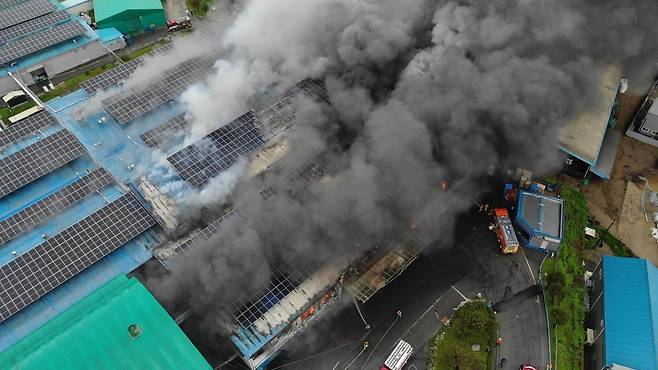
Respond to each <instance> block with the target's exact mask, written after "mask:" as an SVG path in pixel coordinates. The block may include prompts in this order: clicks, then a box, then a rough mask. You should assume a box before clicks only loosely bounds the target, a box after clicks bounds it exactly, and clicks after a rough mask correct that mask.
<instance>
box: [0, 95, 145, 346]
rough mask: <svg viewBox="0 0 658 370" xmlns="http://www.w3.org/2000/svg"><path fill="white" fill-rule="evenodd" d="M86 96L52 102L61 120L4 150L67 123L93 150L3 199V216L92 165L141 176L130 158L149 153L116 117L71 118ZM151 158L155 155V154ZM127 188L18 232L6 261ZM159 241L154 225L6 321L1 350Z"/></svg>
mask: <svg viewBox="0 0 658 370" xmlns="http://www.w3.org/2000/svg"><path fill="white" fill-rule="evenodd" d="M82 101H87V97H86V96H85V95H84V93H81V92H76V93H73V94H69V95H67V96H65V97H62V98H58V99H55V100H52V101H50V102H48V103H47V108H48V109H49V110H50V111H51V112H53V114H54V115H55V117H56V118H58V121H59V124H56V125H52V126H51V127H48V128H46V129H44V130H42V132H41V134H39V135H35V136H32V137H28V138H25V139H23V140H20V141H19V142H17V143H13V144H11V145H9V146H7V147H6V148H5V149H4V151H3V153H1V154H0V158H1V157H3V156H6V155H9V154H11V153H14V152H16V151H18V150H21V149H23V148H25V147H26V146H28V145H29V144H32V143H34V142H36V141H38V140H40V139H42V138H43V137H45V136H48V135H50V134H52V133H54V132H56V131H58V130H61V129H62V126H64V127H66V128H68V129H69V130H70V131H71V132H72V133H73V134H74V135H75V136H76V137H77V138H78V140H79V141H80V142H81V143H82V144H83V145H84V146H85V148H86V149H87V150H88V151H90V153H91V155H83V156H81V157H80V158H78V159H76V160H74V161H72V162H71V163H69V164H67V165H65V166H62V167H61V168H59V169H56V170H54V171H53V172H51V173H49V174H47V175H45V176H43V177H41V178H39V179H37V180H35V181H33V182H31V183H29V184H27V185H25V186H23V187H21V188H20V189H18V190H16V191H14V192H12V193H11V194H8V195H7V196H5V197H2V198H0V219H5V218H8V217H10V216H12V215H13V214H15V213H17V212H19V211H20V210H22V209H24V208H26V207H28V206H30V205H31V204H33V203H34V202H36V201H38V200H40V199H43V198H44V197H46V196H48V195H50V194H52V193H54V192H55V191H57V190H59V189H61V188H63V187H65V186H66V185H68V184H70V183H71V182H72V181H74V180H76V179H77V178H78V176H79V175H78V174H80V173H85V170H87V169H93V168H97V167H98V166H107V167H106V168H107V169H108V170H110V171H111V170H112V168H114V169H115V171H113V175H114V176H115V177H116V178H117V179H118V181H122V180H123V181H125V180H135V176H134V175H135V174H132V176H131V171H129V170H128V169H127V166H126V162H127V161H130V160H131V159H130V157H138V156H145V155H144V153H143V152H141V151H139V150H138V149H136V145H134V144H133V142H132V141H131V140H130V138H129V137H128V135H127V134H126V133H125V132H123V130H122V129H121V128H119V127H118V126H117V125H115V124H113V123H112V122H108V123H106V124H103V125H98V124H97V122H96V120H95V118H93V119H91V120H90V121H88V122H76V121H74V120H73V119H72V118H71V117H69V113H71V109H73V108H74V107H75V106H76V105H78V104H79V103H81V102H82ZM101 140H103V141H104V142H105V144H106V145H104V146H102V147H96V146H94V143H96V142H98V141H101ZM96 155H98V157H96ZM146 157H149V158H150V156H146ZM111 172H112V171H111ZM125 192H126V190H125V187H122V186H121V185H119V184H116V183H115V184H111V185H108V186H106V187H104V188H103V189H102V191H101V193H102V194H99V193H92V194H90V195H89V196H87V197H86V198H85V199H82V200H80V201H79V202H77V203H76V204H74V205H72V206H70V207H68V208H67V209H65V210H63V211H62V212H60V213H59V214H57V215H54V216H52V217H51V218H49V219H48V220H47V221H46V222H44V223H42V224H39V225H36V226H35V227H33V228H32V229H30V230H28V231H26V232H24V233H22V234H20V235H18V236H16V237H15V238H14V239H12V240H11V241H9V242H7V243H6V244H4V245H2V246H0V265H4V264H7V263H9V262H10V261H12V260H13V259H14V258H15V256H14V255H12V252H14V251H15V252H17V253H16V254H18V255H20V254H22V253H25V252H27V251H29V250H31V249H32V248H34V247H36V246H37V245H39V244H41V243H42V242H43V238H42V235H43V234H46V235H55V234H57V233H58V232H60V231H62V230H64V229H65V228H67V227H68V226H70V225H72V224H74V223H76V222H78V221H79V220H81V219H83V218H85V217H87V216H89V215H90V214H92V213H93V212H95V211H97V210H98V209H100V208H101V207H103V206H104V205H105V204H107V202H108V201H112V200H115V199H117V198H118V197H120V196H121V195H122V194H124V193H125ZM157 243H158V239H157V235H156V233H155V231H153V230H149V231H147V232H145V233H142V234H141V235H140V236H138V237H137V238H135V239H133V240H131V241H130V242H128V243H126V244H124V245H123V246H122V247H120V248H119V249H117V250H116V251H114V252H112V253H111V254H110V255H108V256H106V257H104V258H103V259H102V260H100V261H99V262H97V263H95V264H93V265H92V266H90V267H89V268H87V269H86V270H85V271H83V272H81V273H80V274H78V275H76V276H75V277H73V278H71V279H70V280H68V281H67V282H65V283H64V284H62V285H60V286H59V287H57V288H56V289H54V290H53V291H51V292H49V293H48V294H46V295H45V296H44V297H42V298H41V299H39V300H37V301H36V302H34V303H32V304H30V305H29V306H28V307H26V308H25V309H23V310H21V311H20V312H18V313H17V314H16V315H14V316H12V317H11V318H9V319H7V320H5V321H3V322H2V323H0V351H3V350H5V349H6V348H8V347H9V346H11V345H12V344H14V343H16V342H17V341H19V340H20V339H22V338H24V337H25V336H27V335H28V334H30V333H31V332H33V331H34V330H36V329H37V328H39V327H41V326H42V325H44V324H45V323H46V322H47V321H48V320H50V319H52V318H53V317H55V316H57V315H58V314H60V313H61V312H63V311H65V310H66V309H67V308H69V307H70V306H72V305H73V304H75V303H76V302H78V301H79V300H80V299H82V298H84V297H85V296H87V295H88V294H90V293H91V292H93V291H94V290H96V289H97V288H99V287H100V286H102V285H103V284H104V283H106V282H107V281H109V280H110V279H112V278H114V277H115V276H117V275H119V274H125V273H129V272H131V271H133V270H134V269H136V268H137V267H139V266H140V265H142V264H143V263H145V262H146V261H148V260H149V259H150V258H151V256H152V254H151V249H152V248H153V247H154V246H155V245H156V244H157Z"/></svg>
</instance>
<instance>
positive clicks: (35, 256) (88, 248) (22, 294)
mask: <svg viewBox="0 0 658 370" xmlns="http://www.w3.org/2000/svg"><path fill="white" fill-rule="evenodd" d="M154 224H155V221H154V220H153V218H152V217H151V216H150V215H149V214H148V212H147V211H146V210H145V209H144V208H143V207H142V206H141V205H140V203H139V202H138V201H137V199H135V196H134V195H132V193H128V194H125V195H123V196H121V197H120V198H119V199H117V200H115V201H113V202H111V203H109V204H108V205H106V206H105V207H103V208H101V209H100V210H98V211H96V212H94V213H93V214H91V215H90V216H88V217H86V218H84V219H83V220H81V221H80V222H78V223H76V224H74V225H72V226H70V227H68V228H66V229H65V230H63V231H62V232H60V233H59V234H57V235H54V236H52V237H50V238H48V239H47V240H46V241H45V242H43V243H41V244H40V245H38V246H37V247H35V248H33V249H31V250H30V251H28V252H26V253H23V254H22V255H20V256H18V257H16V258H15V259H14V260H13V261H11V262H9V263H8V264H6V265H4V266H2V267H0V322H2V321H4V320H6V319H7V318H9V317H11V316H12V315H14V314H15V313H17V312H19V311H20V310H22V309H23V308H25V307H27V306H28V305H30V304H31V303H32V302H34V301H36V300H37V299H39V298H40V297H42V296H43V295H45V294H46V293H48V292H49V291H51V290H53V289H55V288H56V287H58V286H59V285H61V284H63V283H64V282H66V281H67V280H69V279H70V278H72V277H73V276H75V275H77V274H78V273H80V272H81V271H83V270H84V269H86V268H87V267H89V266H91V265H93V264H94V263H96V262H97V261H99V260H100V259H101V258H103V257H105V256H106V255H108V254H110V253H111V252H112V251H114V250H116V249H117V248H119V247H120V246H122V245H124V244H125V243H126V242H128V241H130V240H132V239H133V238H134V237H136V236H137V235H139V234H141V233H143V232H144V231H146V230H147V229H148V228H150V227H151V226H153V225H154Z"/></svg>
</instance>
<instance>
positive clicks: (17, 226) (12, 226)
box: [0, 167, 112, 245]
mask: <svg viewBox="0 0 658 370" xmlns="http://www.w3.org/2000/svg"><path fill="white" fill-rule="evenodd" d="M111 183H112V176H111V175H110V173H109V172H107V170H105V169H104V168H102V167H101V168H98V169H95V170H94V171H92V172H90V173H89V174H87V175H86V176H84V177H81V178H79V179H78V180H76V181H75V182H73V183H71V184H69V185H67V186H66V187H64V188H63V189H61V190H58V191H56V192H54V193H53V194H50V195H48V196H47V197H45V198H43V199H41V200H39V201H38V202H36V203H34V204H32V205H30V206H29V207H27V208H24V209H22V210H21V211H19V212H17V213H15V214H13V215H12V216H10V217H8V218H6V219H4V220H2V221H0V245H1V244H4V243H7V242H8V241H10V240H12V239H13V238H14V237H16V236H17V235H19V234H21V233H23V232H25V231H28V230H31V229H32V228H33V227H34V226H36V225H38V224H40V223H42V222H43V221H45V220H47V219H49V218H50V217H52V216H54V215H57V214H58V213H60V212H61V211H63V210H65V209H66V208H68V207H70V206H72V205H73V204H75V203H77V202H79V201H80V200H82V199H84V198H86V197H87V196H88V195H90V194H91V193H93V192H95V191H98V190H100V189H102V188H103V187H105V186H106V185H109V184H111Z"/></svg>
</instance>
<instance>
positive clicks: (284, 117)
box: [255, 79, 329, 140]
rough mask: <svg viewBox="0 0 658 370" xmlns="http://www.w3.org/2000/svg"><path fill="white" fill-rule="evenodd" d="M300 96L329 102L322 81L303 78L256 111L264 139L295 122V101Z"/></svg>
mask: <svg viewBox="0 0 658 370" xmlns="http://www.w3.org/2000/svg"><path fill="white" fill-rule="evenodd" d="M300 96H306V97H308V98H311V99H315V100H319V101H322V102H325V103H327V104H329V96H328V94H327V91H326V90H325V88H324V84H323V83H322V81H318V80H312V79H305V80H303V81H301V82H299V83H297V84H296V85H295V86H293V87H292V88H291V89H289V90H288V91H287V92H286V93H284V94H283V95H282V96H280V97H279V98H277V99H276V100H275V101H274V103H271V104H269V105H267V106H265V107H262V108H260V109H258V110H257V111H256V113H255V115H256V117H257V118H258V120H259V121H260V122H261V123H262V124H263V125H262V128H263V135H264V136H265V137H266V140H269V139H270V138H272V137H273V136H275V135H277V134H279V133H281V132H282V131H285V130H286V129H288V128H289V127H291V126H292V125H293V124H294V123H295V116H296V113H297V109H296V108H297V107H296V102H297V99H298V98H299V97H300Z"/></svg>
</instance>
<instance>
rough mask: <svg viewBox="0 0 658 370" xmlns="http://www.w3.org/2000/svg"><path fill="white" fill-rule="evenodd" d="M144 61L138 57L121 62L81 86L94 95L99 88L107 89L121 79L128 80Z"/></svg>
mask: <svg viewBox="0 0 658 370" xmlns="http://www.w3.org/2000/svg"><path fill="white" fill-rule="evenodd" d="M142 63H144V59H142V58H137V59H133V60H131V61H129V62H127V63H122V64H119V65H118V66H116V67H114V68H112V69H110V70H109V71H107V72H103V73H101V74H99V75H98V76H95V77H93V78H90V79H88V80H87V81H85V82H83V83H81V84H80V87H82V89H84V91H85V92H86V93H87V94H89V95H93V94H95V93H96V91H98V90H105V89H107V88H108V87H110V86H114V85H117V84H119V83H120V82H121V81H124V80H126V79H127V78H128V77H130V75H131V74H132V73H133V72H135V70H136V69H137V67H139V66H140V65H142Z"/></svg>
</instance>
